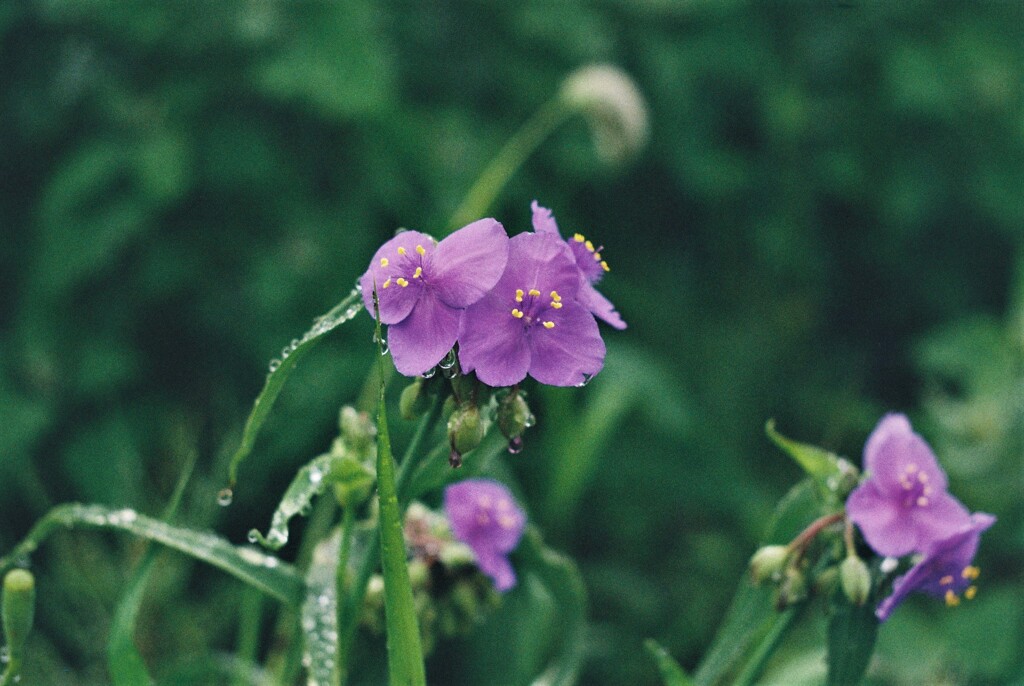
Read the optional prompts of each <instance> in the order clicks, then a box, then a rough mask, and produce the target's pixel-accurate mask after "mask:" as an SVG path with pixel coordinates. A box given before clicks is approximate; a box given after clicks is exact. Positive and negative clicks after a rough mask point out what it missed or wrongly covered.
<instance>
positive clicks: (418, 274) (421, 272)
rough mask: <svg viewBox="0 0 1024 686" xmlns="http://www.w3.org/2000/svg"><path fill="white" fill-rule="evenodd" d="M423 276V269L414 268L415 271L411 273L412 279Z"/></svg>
mask: <svg viewBox="0 0 1024 686" xmlns="http://www.w3.org/2000/svg"><path fill="white" fill-rule="evenodd" d="M421 276H423V267H416V271H415V272H413V275H412V278H414V279H418V278H420V277H421Z"/></svg>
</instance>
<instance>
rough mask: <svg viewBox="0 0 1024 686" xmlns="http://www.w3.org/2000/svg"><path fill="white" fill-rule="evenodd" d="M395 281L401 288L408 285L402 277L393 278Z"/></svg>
mask: <svg viewBox="0 0 1024 686" xmlns="http://www.w3.org/2000/svg"><path fill="white" fill-rule="evenodd" d="M395 283H397V284H398V285H399V286H401V287H402V288H405V287H406V286H408V285H409V282H408V281H406V280H405V279H403V278H402V277H398V278H397V279H395Z"/></svg>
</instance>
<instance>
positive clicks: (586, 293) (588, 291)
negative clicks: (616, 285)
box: [576, 280, 626, 331]
mask: <svg viewBox="0 0 1024 686" xmlns="http://www.w3.org/2000/svg"><path fill="white" fill-rule="evenodd" d="M576 299H577V300H579V301H580V303H581V304H582V305H583V306H584V307H586V308H587V309H588V310H590V311H591V312H593V313H594V315H595V316H596V317H598V318H600V319H603V320H604V321H605V322H607V323H608V324H611V325H612V326H613V327H615V328H616V329H619V330H620V331H621V330H622V329H625V328H626V322H624V321H623V320H622V317H620V316H619V313H618V312H616V311H615V305H612V303H611V301H610V300H608V298H606V297H604V296H603V295H601V294H600V293H598V292H597V289H596V288H594V287H593V286H592V285H590V282H589V281H586V280H583V281H581V283H580V291H579V293H577V294H576Z"/></svg>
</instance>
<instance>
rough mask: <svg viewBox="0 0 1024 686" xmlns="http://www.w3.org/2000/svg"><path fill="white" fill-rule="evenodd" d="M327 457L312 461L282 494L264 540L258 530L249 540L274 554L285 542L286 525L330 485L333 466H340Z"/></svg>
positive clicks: (338, 460) (286, 539) (330, 456)
mask: <svg viewBox="0 0 1024 686" xmlns="http://www.w3.org/2000/svg"><path fill="white" fill-rule="evenodd" d="M341 460H342V458H338V457H336V456H335V455H331V454H330V453H328V454H326V455H321V456H319V457H316V458H314V459H313V460H311V461H310V462H309V463H308V464H306V465H304V466H303V467H302V468H301V469H299V471H298V472H296V474H295V477H294V478H293V479H292V482H291V484H290V485H289V486H288V488H287V489H286V490H285V492H284V496H283V497H282V498H281V502H280V503H278V505H277V509H276V510H274V514H273V516H272V517H271V519H270V529H269V530H268V531H267V535H266V536H264V535H263V534H261V533H260V532H259V530H258V529H253V530H251V531H250V532H249V540H250V541H252V542H253V543H259V544H260V545H262V546H263V547H264V548H269V549H270V550H277V549H279V548H280V547H281V546H283V545H284V544H286V543H287V542H288V522H289V521H291V518H292V517H294V516H295V515H297V514H304V513H306V512H308V511H309V508H310V506H311V505H312V503H313V498H315V497H316V496H318V495H320V494H321V493H323V492H324V489H325V488H326V487H327V485H328V484H329V483H331V480H332V479H331V473H332V471H333V468H334V463H335V462H341Z"/></svg>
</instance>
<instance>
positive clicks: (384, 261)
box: [380, 257, 388, 267]
mask: <svg viewBox="0 0 1024 686" xmlns="http://www.w3.org/2000/svg"><path fill="white" fill-rule="evenodd" d="M380 266H382V267H386V266H388V258H386V257H382V258H380Z"/></svg>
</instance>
